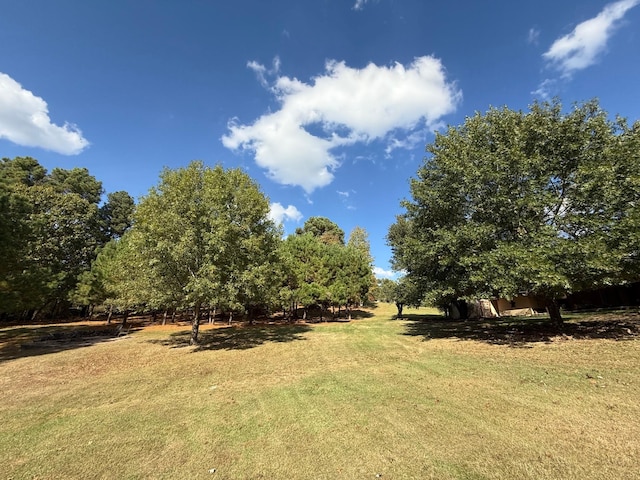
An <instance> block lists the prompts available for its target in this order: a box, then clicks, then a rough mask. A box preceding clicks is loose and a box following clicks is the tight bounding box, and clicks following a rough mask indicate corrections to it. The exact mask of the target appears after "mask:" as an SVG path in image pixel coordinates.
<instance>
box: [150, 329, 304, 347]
mask: <svg viewBox="0 0 640 480" xmlns="http://www.w3.org/2000/svg"><path fill="white" fill-rule="evenodd" d="M311 330H312V328H311V327H310V326H309V325H306V324H293V325H232V326H227V327H221V328H215V329H213V330H207V331H204V332H202V331H201V332H200V335H199V338H198V340H199V345H197V346H196V347H195V350H194V351H203V350H247V349H250V348H254V347H258V346H260V345H263V344H265V343H284V342H293V341H296V340H305V337H304V334H305V333H307V332H309V331H311ZM190 336H191V335H190V332H189V331H182V332H176V333H172V334H171V335H170V336H169V338H168V339H164V340H150V343H155V344H158V345H164V346H168V347H171V348H181V347H188V346H189V339H190Z"/></svg>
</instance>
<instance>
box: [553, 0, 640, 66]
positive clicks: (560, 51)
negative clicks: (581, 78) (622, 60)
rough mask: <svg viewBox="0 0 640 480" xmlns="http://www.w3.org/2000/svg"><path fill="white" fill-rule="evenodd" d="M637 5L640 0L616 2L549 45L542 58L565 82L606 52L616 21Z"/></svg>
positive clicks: (616, 25) (618, 21) (615, 27)
mask: <svg viewBox="0 0 640 480" xmlns="http://www.w3.org/2000/svg"><path fill="white" fill-rule="evenodd" d="M638 4H640V0H619V1H617V2H614V3H610V4H608V5H606V6H605V7H604V9H603V10H602V11H601V12H600V13H599V14H598V15H596V16H595V17H594V18H590V19H589V20H585V21H584V22H582V23H580V24H578V25H577V26H576V27H575V28H574V29H573V31H572V32H571V33H569V34H567V35H565V36H563V37H560V38H558V39H557V40H556V41H555V42H553V44H552V45H551V47H550V48H549V50H547V51H546V52H545V53H544V54H543V55H542V56H543V58H544V59H545V60H546V61H547V62H549V63H550V64H551V65H552V66H554V67H555V68H557V69H558V70H559V71H560V73H561V74H562V76H563V77H565V78H569V77H571V75H573V73H574V72H577V71H579V70H583V69H585V68H587V67H589V66H591V65H593V64H594V63H596V62H597V60H598V58H599V56H600V55H601V54H602V52H604V50H605V49H606V46H607V42H608V41H609V39H610V38H611V36H612V35H613V34H614V33H615V31H616V30H617V29H618V27H619V25H620V20H621V19H622V18H623V17H624V16H625V14H626V13H627V12H628V11H629V10H630V9H631V8H633V7H635V6H636V5H638Z"/></svg>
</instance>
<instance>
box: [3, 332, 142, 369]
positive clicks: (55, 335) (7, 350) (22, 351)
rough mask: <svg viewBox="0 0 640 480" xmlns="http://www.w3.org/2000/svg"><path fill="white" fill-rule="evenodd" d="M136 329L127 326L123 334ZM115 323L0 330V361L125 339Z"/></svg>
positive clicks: (124, 335)
mask: <svg viewBox="0 0 640 480" xmlns="http://www.w3.org/2000/svg"><path fill="white" fill-rule="evenodd" d="M136 329H137V327H136V326H135V325H131V326H130V327H129V328H128V329H125V332H126V333H130V332H133V331H135V330H136ZM125 332H123V335H122V336H119V334H120V330H119V324H111V325H47V326H29V327H24V326H22V327H19V326H16V327H7V328H3V329H2V330H0V362H4V361H7V360H13V359H16V358H22V357H32V356H37V355H47V354H49V353H56V352H63V351H65V350H73V349H76V348H84V347H90V346H92V345H96V344H98V343H104V342H110V341H113V340H116V339H118V338H124V337H126V334H124V333H125Z"/></svg>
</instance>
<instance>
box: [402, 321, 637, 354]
mask: <svg viewBox="0 0 640 480" xmlns="http://www.w3.org/2000/svg"><path fill="white" fill-rule="evenodd" d="M402 320H404V321H405V322H406V331H405V332H404V335H410V336H416V337H423V339H424V340H425V341H427V340H433V339H439V338H452V339H458V340H476V341H480V342H485V343H489V344H491V345H508V346H511V347H521V348H523V347H530V346H531V345H530V344H532V343H538V342H547V343H548V342H552V341H554V340H571V339H576V340H585V339H586V340H597V339H609V340H631V339H634V338H639V337H640V318H639V317H638V316H637V315H618V316H615V315H612V316H607V317H595V316H594V317H579V318H569V319H565V322H564V323H563V324H562V325H556V324H554V323H552V322H550V321H549V319H548V318H547V317H510V318H496V319H481V320H448V319H446V318H444V317H442V316H437V315H404V316H403V318H402Z"/></svg>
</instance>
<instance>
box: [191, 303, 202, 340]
mask: <svg viewBox="0 0 640 480" xmlns="http://www.w3.org/2000/svg"><path fill="white" fill-rule="evenodd" d="M199 331H200V305H196V307H195V308H194V309H193V320H192V321H191V340H189V345H198V332H199Z"/></svg>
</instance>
